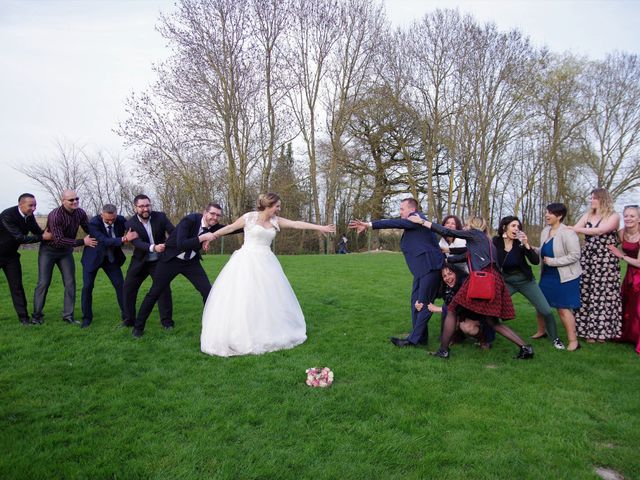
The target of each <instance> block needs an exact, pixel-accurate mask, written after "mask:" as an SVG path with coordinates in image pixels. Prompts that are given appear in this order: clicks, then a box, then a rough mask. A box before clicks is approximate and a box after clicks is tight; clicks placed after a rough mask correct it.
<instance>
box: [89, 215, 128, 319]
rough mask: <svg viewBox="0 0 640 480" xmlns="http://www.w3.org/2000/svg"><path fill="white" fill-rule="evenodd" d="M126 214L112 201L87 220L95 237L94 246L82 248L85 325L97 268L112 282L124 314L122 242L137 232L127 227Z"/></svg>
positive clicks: (91, 233) (123, 257)
mask: <svg viewBox="0 0 640 480" xmlns="http://www.w3.org/2000/svg"><path fill="white" fill-rule="evenodd" d="M125 222H126V220H125V218H124V217H123V216H122V215H118V210H117V208H116V207H115V205H111V204H106V205H105V206H104V207H102V213H101V214H100V215H96V216H95V217H93V218H92V219H91V220H90V221H89V235H90V236H91V237H93V238H95V239H96V240H97V241H98V244H97V245H96V247H95V248H85V249H84V250H83V251H82V259H81V260H80V261H81V263H82V325H81V328H87V327H88V326H89V325H91V322H92V320H93V286H94V284H95V281H96V275H97V274H98V270H100V269H102V270H104V273H105V274H106V275H107V277H109V280H110V281H111V285H113V288H114V289H115V291H116V298H117V299H118V306H119V307H120V314H121V316H122V317H124V302H123V300H122V287H123V284H124V279H123V278H122V270H121V267H122V265H123V264H124V261H125V256H124V253H123V251H122V245H123V244H124V243H126V242H130V241H132V240H133V239H135V238H138V234H137V233H135V232H132V231H126V229H125Z"/></svg>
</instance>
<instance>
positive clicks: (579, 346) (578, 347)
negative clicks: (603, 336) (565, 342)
mask: <svg viewBox="0 0 640 480" xmlns="http://www.w3.org/2000/svg"><path fill="white" fill-rule="evenodd" d="M581 348H582V345H580V342H578V346H577V347H576V348H574V349H573V350H570V349H569V348H567V352H575V351H576V350H580V349H581Z"/></svg>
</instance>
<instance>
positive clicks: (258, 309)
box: [200, 225, 307, 357]
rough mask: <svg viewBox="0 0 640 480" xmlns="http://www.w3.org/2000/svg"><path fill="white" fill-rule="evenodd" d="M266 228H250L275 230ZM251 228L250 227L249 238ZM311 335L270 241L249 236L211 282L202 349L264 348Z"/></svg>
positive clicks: (228, 352)
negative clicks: (250, 240) (259, 241)
mask: <svg viewBox="0 0 640 480" xmlns="http://www.w3.org/2000/svg"><path fill="white" fill-rule="evenodd" d="M261 228H262V227H260V226H259V225H258V226H256V225H254V226H253V227H252V228H251V230H255V229H257V230H258V232H257V233H258V234H261V233H262V234H265V233H272V235H273V236H275V231H272V232H267V231H265V232H260V231H259V229H261ZM265 230H271V229H265ZM251 234H253V232H247V228H245V238H246V237H247V236H248V235H251ZM263 243H267V241H264V242H263ZM269 243H270V242H269ZM306 339H307V335H306V324H305V320H304V315H303V313H302V309H301V308H300V304H299V303H298V299H297V298H296V295H295V293H294V292H293V289H292V288H291V285H290V284H289V281H288V280H287V277H286V276H285V274H284V271H283V270H282V267H281V265H280V262H278V259H277V258H276V256H275V255H274V254H273V252H272V251H271V249H270V247H269V246H268V245H257V244H247V243H246V241H245V244H244V245H243V246H242V248H241V249H239V250H237V251H235V252H234V253H233V255H232V256H231V258H230V259H229V262H227V264H226V265H225V267H224V268H223V269H222V271H221V272H220V274H219V275H218V278H217V279H216V281H215V283H214V284H213V287H212V288H211V292H210V293H209V298H208V299H207V302H206V304H205V307H204V312H203V314H202V334H201V336H200V348H201V350H202V351H203V352H204V353H207V354H209V355H216V356H221V357H229V356H232V355H247V354H261V353H266V352H272V351H275V350H282V349H287V348H292V347H295V346H296V345H300V344H301V343H303V342H304V341H305V340H306Z"/></svg>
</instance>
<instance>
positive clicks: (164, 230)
mask: <svg viewBox="0 0 640 480" xmlns="http://www.w3.org/2000/svg"><path fill="white" fill-rule="evenodd" d="M133 208H134V209H135V212H136V214H135V215H133V216H132V217H131V218H130V219H129V220H127V223H126V224H125V227H126V228H127V229H130V230H131V231H133V232H136V233H137V234H138V238H137V239H135V240H134V241H133V242H131V243H132V244H133V247H134V250H133V256H132V257H131V263H129V269H128V270H127V276H126V277H125V279H124V321H123V322H122V326H123V327H133V324H134V323H135V319H136V299H137V298H138V290H140V286H141V285H142V283H143V282H144V281H145V280H146V279H147V277H149V276H151V278H155V275H156V273H155V272H156V270H157V266H158V264H159V263H160V262H159V258H160V254H161V253H162V252H164V249H165V241H166V239H167V236H168V235H170V234H171V232H173V231H174V230H175V227H174V226H173V223H171V221H170V220H169V219H168V218H167V216H166V215H165V214H164V213H163V212H154V211H151V200H150V199H149V197H147V196H146V195H143V194H140V195H136V197H135V198H134V199H133ZM158 310H159V311H160V321H161V322H162V326H163V327H164V328H165V329H171V328H173V304H172V301H171V287H170V286H167V288H165V289H164V291H163V292H162V293H161V294H160V297H159V298H158Z"/></svg>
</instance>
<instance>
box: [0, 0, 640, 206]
mask: <svg viewBox="0 0 640 480" xmlns="http://www.w3.org/2000/svg"><path fill="white" fill-rule="evenodd" d="M173 8H174V2H173V1H169V0H74V1H70V0H0V46H1V47H0V48H1V54H0V109H1V110H0V111H1V112H2V113H1V114H0V187H1V188H0V207H1V208H0V210H2V209H4V208H6V207H8V206H11V205H15V203H16V199H17V197H18V195H19V194H20V193H22V192H24V191H30V192H33V193H35V194H36V196H37V197H40V199H41V201H40V206H39V213H46V212H48V211H49V209H50V208H51V207H52V206H53V205H51V204H50V202H49V201H48V200H47V199H46V196H45V194H44V193H42V192H41V191H40V190H39V189H38V187H37V186H36V185H35V184H34V183H32V182H31V181H30V180H29V179H28V178H27V177H25V176H23V175H22V174H20V173H18V172H16V171H15V170H14V169H13V168H12V167H13V166H14V165H19V164H25V163H30V162H34V161H40V160H42V159H44V158H46V156H47V154H50V153H51V152H52V151H53V150H54V144H55V142H56V141H62V142H73V143H76V144H78V145H85V146H86V147H87V149H88V150H89V151H92V150H98V149H106V150H109V151H112V152H116V153H117V152H119V153H120V154H121V155H123V156H126V155H127V152H126V151H125V150H123V148H122V145H121V140H120V138H119V137H118V136H117V135H115V134H114V133H113V132H112V129H113V128H115V126H116V125H117V124H118V122H119V121H122V120H124V116H125V114H124V102H125V99H126V98H127V96H128V95H129V94H130V93H131V92H132V91H136V92H140V91H141V90H143V89H145V87H146V86H147V85H149V84H150V83H151V82H152V81H153V76H152V72H151V65H152V64H153V63H154V62H159V61H161V60H162V59H164V58H165V56H166V55H167V52H166V48H165V44H164V41H163V39H162V38H161V37H160V35H159V34H158V33H157V32H156V30H155V25H156V23H157V19H158V15H159V12H160V11H163V12H169V11H171V10H172V9H173ZM435 8H458V9H459V10H460V11H461V12H463V13H467V12H468V13H471V14H472V15H473V16H474V17H476V18H477V19H478V20H479V21H483V22H484V21H493V22H495V23H496V24H497V25H498V27H500V28H501V29H503V30H507V29H511V28H518V29H519V30H521V31H522V32H524V33H525V34H526V35H528V36H529V37H530V39H531V41H532V42H533V44H534V45H536V46H543V45H546V46H548V47H549V48H550V49H551V50H552V51H555V52H563V51H571V52H574V53H576V54H581V55H585V56H588V57H589V58H592V59H598V58H603V57H604V56H605V55H606V54H607V53H610V52H613V51H614V50H620V51H625V52H629V53H638V51H639V50H640V29H638V27H637V24H638V19H639V18H640V1H635V0H626V1H616V0H606V1H600V0H598V1H596V0H591V1H584V0H583V1H573V0H537V1H519V0H510V1H508V0H504V1H495V0H494V1H484V0H473V1H456V0H449V1H446V0H413V1H412V0H388V1H387V4H386V10H387V13H388V15H389V18H391V20H392V21H393V22H394V23H395V24H397V25H406V24H408V23H410V22H411V21H412V20H414V19H416V18H419V17H421V16H422V15H424V13H426V12H428V11H431V10H433V9H435ZM634 203H637V202H634Z"/></svg>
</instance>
